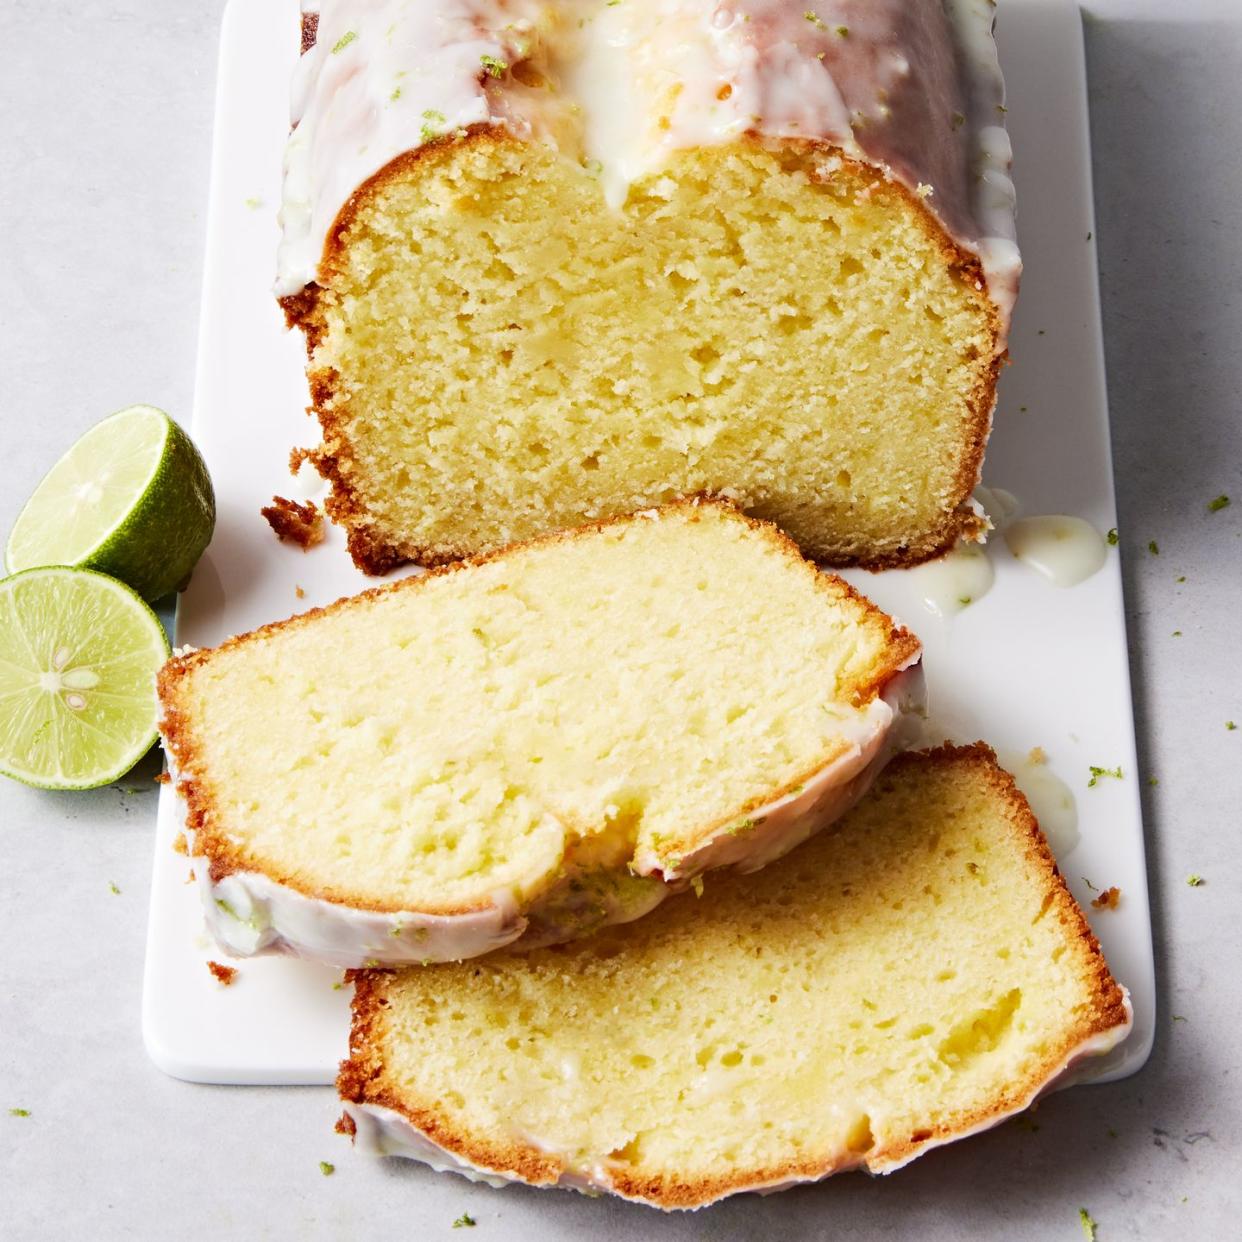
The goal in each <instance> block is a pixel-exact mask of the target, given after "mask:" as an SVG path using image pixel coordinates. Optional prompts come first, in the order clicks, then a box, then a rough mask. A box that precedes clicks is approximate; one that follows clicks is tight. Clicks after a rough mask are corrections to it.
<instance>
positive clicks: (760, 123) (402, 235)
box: [277, 0, 1020, 573]
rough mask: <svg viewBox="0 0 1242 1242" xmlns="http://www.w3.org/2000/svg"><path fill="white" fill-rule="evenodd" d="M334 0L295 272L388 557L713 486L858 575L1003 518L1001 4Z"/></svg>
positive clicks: (300, 105)
mask: <svg viewBox="0 0 1242 1242" xmlns="http://www.w3.org/2000/svg"><path fill="white" fill-rule="evenodd" d="M304 9H305V21H304V40H303V43H304V47H305V51H304V53H303V55H302V57H301V61H300V64H299V65H298V68H297V77H296V83H295V90H294V108H293V119H294V123H295V127H294V129H293V132H292V134H291V136H290V138H289V144H288V149H287V154H286V158H285V181H284V198H283V206H282V209H281V213H282V214H281V219H282V228H283V233H282V242H281V246H280V251H279V263H278V267H279V272H278V281H277V292H278V294H279V296H280V298H281V300H282V304H283V306H284V308H285V311H286V314H287V317H288V319H289V322H290V323H291V324H296V325H298V326H299V327H301V328H302V329H303V330H304V332H305V335H306V344H307V351H308V376H309V381H310V390H311V397H312V402H313V407H314V411H315V413H316V414H317V416H318V420H319V423H320V424H321V427H322V444H321V445H320V446H319V447H318V448H317V449H316V450H315V452H314V453H313V457H312V459H313V461H314V462H315V464H316V465H317V466H318V468H319V470H320V471H321V473H322V474H323V475H324V476H325V477H326V478H327V479H329V480H330V481H331V484H332V494H331V499H330V501H329V505H328V508H329V512H330V514H331V516H332V517H333V518H334V519H335V520H336V521H338V522H340V523H341V524H343V526H344V527H345V529H346V531H347V533H348V539H349V547H350V549H351V552H352V554H353V557H354V559H355V561H356V562H357V564H358V565H359V566H360V567H361V568H363V569H365V570H367V571H368V572H372V573H381V572H384V571H385V570H387V569H389V568H391V567H392V566H394V565H396V564H399V563H400V562H402V561H415V562H418V563H421V564H426V565H431V564H439V563H442V562H445V561H447V560H451V559H454V558H457V557H460V556H464V555H474V554H477V553H479V552H483V551H487V550H489V549H492V548H496V547H498V546H501V545H504V544H507V543H509V542H510V541H513V540H520V539H527V538H529V537H531V536H532V535H535V534H538V533H540V532H543V531H546V530H550V529H558V528H566V527H572V526H575V525H577V524H579V523H581V522H583V521H591V520H595V519H597V518H601V517H608V516H611V515H615V514H618V513H624V512H629V511H632V510H634V509H638V508H642V507H644V506H647V505H652V504H659V503H663V502H666V501H668V500H670V499H672V498H675V497H678V496H684V495H690V494H720V495H724V496H726V497H728V498H730V499H733V500H734V501H736V502H737V503H738V504H739V505H740V506H742V507H743V508H744V509H745V510H746V511H748V512H749V513H751V514H754V515H756V516H759V517H762V518H765V519H769V520H771V521H774V522H776V523H777V524H778V525H780V526H781V527H782V528H783V529H785V530H786V531H788V532H789V534H790V535H791V536H792V537H793V538H794V539H795V540H796V541H797V542H798V544H799V545H800V546H801V547H802V549H803V551H804V552H805V553H806V554H807V555H808V556H811V557H813V558H815V559H816V560H819V561H821V562H823V563H826V564H831V565H855V564H856V565H863V566H867V567H869V568H881V567H886V566H896V565H910V564H914V563H917V562H919V561H923V560H926V559H928V558H930V557H934V556H936V555H938V554H940V553H942V552H944V551H946V550H947V549H948V548H949V547H951V546H952V544H953V543H954V541H955V540H956V539H958V538H960V537H976V536H977V535H978V534H979V533H980V532H981V530H982V527H983V523H982V521H981V520H980V518H979V517H978V516H977V515H976V511H975V510H974V509H973V507H972V506H971V504H970V494H971V490H972V488H973V487H974V486H975V484H976V483H977V481H978V477H979V471H980V466H981V462H982V458H983V451H984V444H985V441H986V439H987V435H988V430H989V425H990V418H991V413H992V408H993V404H994V397H995V387H996V378H997V372H998V369H999V367H1000V365H1001V363H1002V361H1003V359H1004V356H1005V347H1006V332H1007V326H1008V320H1009V315H1010V309H1011V305H1012V301H1013V298H1014V295H1015V291H1016V286H1017V280H1018V273H1019V268H1020V262H1019V258H1018V252H1017V249H1016V247H1015V244H1014V240H1013V238H1014V229H1013V186H1012V183H1011V181H1010V179H1009V176H1008V169H1009V162H1010V148H1009V141H1008V138H1007V136H1006V134H1005V130H1004V128H1003V118H1002V113H1003V111H1004V108H1003V104H1002V100H1003V87H1002V83H1001V78H1000V73H999V69H998V66H997V60H996V50H995V45H994V43H993V39H992V21H993V14H994V11H995V10H994V8H993V6H992V4H991V2H990V0H816V2H815V3H813V4H812V5H811V6H810V7H809V8H808V7H807V0H796V2H795V0H748V2H747V3H746V4H738V5H733V4H730V3H717V2H715V0H625V2H624V3H615V0H614V2H613V3H609V2H608V0H569V2H567V3H566V2H562V3H552V2H551V0H366V2H363V0H305V3H304ZM291 34H292V32H291Z"/></svg>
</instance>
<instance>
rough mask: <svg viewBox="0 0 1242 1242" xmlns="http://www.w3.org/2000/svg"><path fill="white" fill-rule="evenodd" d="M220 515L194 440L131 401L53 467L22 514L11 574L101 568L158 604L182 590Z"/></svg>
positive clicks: (12, 542) (8, 553)
mask: <svg viewBox="0 0 1242 1242" xmlns="http://www.w3.org/2000/svg"><path fill="white" fill-rule="evenodd" d="M215 518H216V508H215V497H214V494H213V492H212V487H211V477H210V476H209V475H208V473H207V467H206V465H205V464H204V462H203V459H202V457H201V456H200V454H199V451H198V449H197V448H195V446H194V442H193V441H192V440H191V439H190V437H189V436H187V435H186V433H185V432H184V431H182V430H181V428H180V427H178V426H177V424H176V423H175V422H173V420H172V419H171V418H169V417H168V415H167V414H165V413H164V411H163V410H157V409H156V408H155V407H154V406H151V405H133V406H130V407H129V408H128V409H124V410H121V411H119V412H118V413H116V414H113V415H111V416H110V417H108V418H105V419H104V420H103V421H102V422H101V423H97V424H96V425H95V426H94V427H92V428H91V429H90V430H89V431H88V432H86V434H85V435H83V436H82V438H81V439H80V440H78V442H77V443H76V444H75V445H74V446H73V447H72V448H71V449H70V450H69V451H68V452H67V453H66V454H65V455H64V456H63V457H62V458H61V459H60V461H58V462H57V463H56V465H54V466H53V467H52V469H51V470H50V471H49V472H48V474H47V475H46V477H45V478H44V479H43V482H41V483H40V484H39V486H38V487H37V488H36V489H35V492H34V495H33V496H31V497H30V499H29V500H28V501H27V502H26V507H25V508H24V509H23V510H22V511H21V513H20V514H19V515H18V518H17V522H16V524H15V525H14V527H13V531H12V533H11V534H10V536H9V542H8V546H7V548H6V549H5V562H6V564H7V565H8V570H9V572H10V573H14V574H15V573H20V572H21V571H22V570H25V569H34V568H36V567H38V566H42V565H71V566H77V567H81V568H86V569H97V570H99V571H100V572H101V573H105V574H109V575H111V576H112V577H114V578H119V579H120V580H121V581H122V582H124V583H126V584H127V585H128V586H131V587H133V588H134V590H135V591H137V592H138V594H139V595H141V596H142V597H143V599H147V600H154V599H159V598H160V597H161V596H164V595H167V594H169V592H171V591H175V590H177V588H178V587H181V586H184V585H185V582H186V581H187V579H188V578H189V576H190V571H191V570H192V569H193V568H194V565H195V564H196V562H197V561H198V558H199V557H200V556H201V555H202V553H203V549H204V548H206V546H207V544H208V541H209V540H210V539H211V533H212V530H213V528H214V526H215Z"/></svg>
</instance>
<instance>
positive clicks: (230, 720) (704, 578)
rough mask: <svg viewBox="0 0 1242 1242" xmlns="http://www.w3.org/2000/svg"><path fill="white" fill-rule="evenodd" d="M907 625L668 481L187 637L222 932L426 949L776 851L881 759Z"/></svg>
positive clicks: (295, 949)
mask: <svg viewBox="0 0 1242 1242" xmlns="http://www.w3.org/2000/svg"><path fill="white" fill-rule="evenodd" d="M919 651H920V648H919V644H918V641H917V640H916V639H915V638H914V637H913V636H912V635H911V634H909V633H907V632H906V631H904V630H902V629H900V628H898V627H897V626H896V625H895V624H894V623H893V621H892V620H891V619H890V618H889V617H887V616H885V615H884V614H883V613H882V612H880V611H879V610H878V609H877V608H875V607H874V606H873V605H872V604H870V603H869V602H867V601H866V600H864V599H862V598H861V597H860V596H858V595H857V594H855V593H854V592H853V591H852V590H851V589H850V587H848V586H847V585H846V584H845V583H844V582H842V581H840V580H839V579H837V578H834V577H831V576H829V575H826V574H822V573H820V572H819V571H818V570H817V569H816V568H815V567H814V566H813V565H811V564H810V563H808V562H807V561H805V560H803V559H802V557H801V556H800V555H799V554H798V551H797V549H796V548H795V547H794V545H793V544H792V543H790V542H789V540H787V539H786V538H785V537H784V536H783V535H781V534H780V533H779V532H778V531H776V530H775V529H774V528H773V527H771V526H767V525H764V524H761V523H758V522H755V521H753V520H752V519H749V518H746V517H743V516H742V515H741V514H740V513H738V512H737V511H736V510H735V509H733V508H731V507H730V506H728V505H725V504H721V503H718V502H703V503H698V502H683V503H680V504H676V505H672V506H669V507H667V508H665V509H660V510H650V511H646V512H644V513H641V514H637V515H635V516H633V517H629V518H624V519H618V520H616V521H613V522H611V523H607V524H603V525H600V526H596V527H593V528H587V529H583V530H579V531H575V532H572V533H570V534H566V535H561V536H551V537H548V538H545V539H543V540H541V541H537V542H534V543H531V544H528V545H526V546H518V547H514V548H511V549H509V550H508V551H506V552H503V553H501V554H499V555H496V556H494V557H492V558H490V559H487V560H482V561H476V562H473V563H466V564H461V565H454V566H451V567H449V568H447V569H443V570H438V571H436V572H434V573H431V574H428V575H425V576H422V577H415V578H409V579H406V580H405V581H402V582H398V583H394V584H392V585H390V586H387V587H383V588H380V589H378V590H375V591H370V592H367V593H365V594H363V595H360V596H357V597H355V598H352V599H345V600H341V601H338V602H337V603H336V604H334V605H332V606H331V607H329V608H326V609H322V610H316V611H312V612H309V613H306V614H304V615H302V616H299V617H294V618H293V619H292V620H289V621H285V622H282V623H280V624H277V625H269V626H266V627H264V628H263V629H260V630H257V631H256V632H254V633H253V634H248V635H245V636H243V637H241V638H236V639H231V640H230V641H229V642H227V643H225V644H224V645H223V646H221V647H219V648H216V649H214V650H208V651H195V652H190V653H186V654H183V655H181V656H180V657H178V658H176V659H174V660H172V661H171V662H170V663H169V664H168V665H167V666H166V667H165V668H164V670H163V672H162V673H161V676H160V681H159V689H160V697H161V700H162V703H163V718H162V722H161V731H162V733H163V736H164V740H165V745H166V747H167V749H168V751H169V753H170V756H171V758H172V761H173V764H174V766H175V769H176V772H177V775H178V778H179V787H180V789H181V791H182V792H183V793H184V795H185V798H186V801H187V802H188V805H189V812H188V818H187V828H188V829H189V831H190V835H191V837H192V840H193V852H194V854H195V855H196V856H198V857H199V858H201V859H202V860H203V862H202V863H201V864H200V865H198V866H197V867H196V872H197V875H198V878H199V882H200V883H201V885H202V886H203V892H204V898H205V906H206V911H207V916H208V923H209V926H210V927H211V930H212V931H213V933H214V934H215V936H216V938H217V939H218V940H219V941H220V942H221V944H222V945H223V946H224V947H225V948H226V949H228V950H229V951H231V952H233V953H236V954H242V955H248V954H254V953H262V952H285V953H296V954H302V955H305V956H310V957H317V958H320V959H322V960H325V961H328V962H334V963H337V964H340V965H348V966H361V965H364V964H367V963H381V962H382V963H395V962H421V961H441V960H446V959H456V958H463V957H470V956H472V955H474V954H478V953H482V952H485V951H487V950H489V949H493V948H496V947H497V946H499V945H503V944H506V943H508V942H510V941H513V940H515V939H517V938H518V937H519V936H524V937H525V940H526V943H528V944H532V943H542V942H551V941H556V940H562V939H565V938H567V937H570V936H573V935H576V934H579V933H580V932H582V931H583V930H586V929H589V928H591V927H594V926H598V925H600V924H602V923H610V922H618V921H624V920H628V919H632V918H635V917H637V916H639V915H640V914H643V913H645V912H646V911H647V910H649V909H651V908H652V907H653V906H654V905H656V904H657V903H658V902H659V901H661V900H662V899H663V897H664V896H666V895H667V894H668V893H669V892H671V891H674V890H675V889H677V888H684V887H685V886H686V885H687V884H689V883H690V881H691V880H692V879H693V878H694V877H695V876H697V875H698V874H700V873H701V872H703V871H704V870H706V869H708V868H712V867H719V866H725V865H736V866H739V867H743V868H755V867H758V866H761V865H763V864H764V863H766V862H768V861H769V860H770V859H772V858H775V857H777V856H779V855H780V854H782V853H784V852H785V851H786V850H788V849H790V848H792V847H793V846H794V845H796V844H798V843H799V842H800V841H802V840H803V839H804V838H805V837H807V836H808V835H809V834H811V833H812V832H814V831H815V830H816V829H818V828H820V827H822V826H824V825H825V824H827V823H829V822H830V821H831V820H832V819H833V818H835V817H836V816H837V815H839V814H840V813H841V812H842V811H843V810H844V809H846V808H847V807H848V806H849V805H850V804H851V803H852V801H853V800H854V799H855V798H857V797H858V796H859V795H860V794H861V793H862V791H863V790H864V789H865V788H866V785H867V783H868V781H869V780H870V779H871V777H872V776H873V775H874V773H875V772H876V771H877V770H878V768H879V767H880V766H881V765H882V764H883V763H884V761H885V760H886V759H887V757H888V754H889V752H890V749H891V730H892V726H893V724H894V721H895V720H896V719H897V718H898V717H900V716H901V714H902V713H903V712H904V711H906V710H908V709H909V708H911V707H918V706H920V704H921V685H922V682H921V671H920V669H919V668H918V659H919Z"/></svg>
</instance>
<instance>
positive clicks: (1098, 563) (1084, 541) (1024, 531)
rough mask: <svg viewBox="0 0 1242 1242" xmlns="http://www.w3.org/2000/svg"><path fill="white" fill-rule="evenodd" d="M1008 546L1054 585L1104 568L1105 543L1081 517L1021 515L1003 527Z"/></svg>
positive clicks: (1078, 579) (1068, 584)
mask: <svg viewBox="0 0 1242 1242" xmlns="http://www.w3.org/2000/svg"><path fill="white" fill-rule="evenodd" d="M1005 542H1006V543H1007V544H1008V545H1009V550H1010V552H1012V553H1013V554H1014V556H1015V557H1017V559H1018V560H1020V561H1021V562H1022V563H1023V564H1024V565H1027V566H1029V567H1030V568H1031V569H1033V570H1035V572H1036V573H1038V574H1040V575H1042V576H1043V577H1044V578H1047V579H1048V581H1049V582H1051V583H1052V585H1053V586H1058V587H1072V586H1077V585H1078V584H1079V583H1080V582H1084V581H1086V579H1088V578H1090V577H1091V575H1092V574H1094V573H1098V572H1099V570H1100V569H1102V568H1103V566H1104V562H1105V560H1106V559H1107V556H1108V547H1107V545H1106V544H1105V543H1104V539H1103V537H1102V536H1101V535H1100V532H1099V531H1098V530H1096V529H1095V527H1094V526H1092V525H1091V523H1090V522H1087V521H1084V520H1083V519H1082V518H1080V517H1069V516H1067V515H1065V514H1050V515H1047V516H1044V517H1029V518H1020V519H1019V520H1018V521H1016V522H1014V523H1012V524H1011V525H1010V526H1009V527H1008V529H1007V530H1006V531H1005Z"/></svg>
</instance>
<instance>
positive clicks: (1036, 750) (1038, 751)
mask: <svg viewBox="0 0 1242 1242" xmlns="http://www.w3.org/2000/svg"><path fill="white" fill-rule="evenodd" d="M1026 761H1027V763H1031V764H1035V765H1037V766H1038V765H1039V764H1041V763H1047V762H1048V753H1047V752H1046V751H1045V750H1044V748H1043V747H1042V746H1032V747H1031V750H1030V753H1029V754H1028V755H1027V757H1026Z"/></svg>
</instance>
